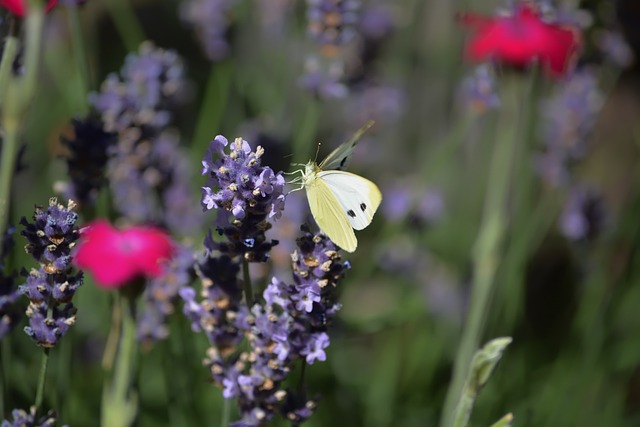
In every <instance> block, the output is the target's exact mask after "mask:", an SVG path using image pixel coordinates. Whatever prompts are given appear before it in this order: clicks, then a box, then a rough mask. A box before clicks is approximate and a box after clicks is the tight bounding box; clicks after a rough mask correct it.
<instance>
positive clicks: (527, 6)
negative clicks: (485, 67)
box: [459, 2, 581, 77]
mask: <svg viewBox="0 0 640 427" xmlns="http://www.w3.org/2000/svg"><path fill="white" fill-rule="evenodd" d="M459 18H460V22H461V23H462V25H464V26H466V27H469V28H471V29H472V31H473V34H472V36H471V37H470V39H469V41H468V43H467V46H466V52H465V54H466V56H467V58H469V59H470V60H472V61H476V62H477V61H486V60H487V59H494V60H496V61H498V62H501V63H503V64H508V65H511V66H513V67H518V68H522V67H526V66H529V65H531V64H532V63H534V62H540V64H541V65H542V67H543V69H544V70H545V71H546V72H547V73H548V74H550V75H551V76H554V77H559V76H563V75H565V74H566V73H567V72H568V71H569V70H570V69H571V65H572V64H573V62H574V60H575V59H576V54H577V53H578V52H579V50H580V46H581V37H580V32H579V30H578V28H575V27H572V26H570V25H560V24H558V23H548V22H545V21H543V20H542V18H541V17H540V14H539V12H538V9H537V7H536V6H535V5H533V4H531V3H525V2H523V3H522V4H519V5H517V6H516V9H515V11H514V13H513V15H512V16H498V17H486V16H480V15H475V14H462V15H460V17H459Z"/></svg>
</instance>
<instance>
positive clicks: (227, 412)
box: [220, 398, 231, 427]
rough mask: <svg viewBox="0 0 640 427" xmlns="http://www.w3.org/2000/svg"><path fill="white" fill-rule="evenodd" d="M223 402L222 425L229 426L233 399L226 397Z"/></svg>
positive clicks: (223, 426) (222, 426)
mask: <svg viewBox="0 0 640 427" xmlns="http://www.w3.org/2000/svg"><path fill="white" fill-rule="evenodd" d="M223 400H224V402H223V403H222V417H221V419H220V427H227V426H228V425H229V419H230V418H231V399H224V398H223Z"/></svg>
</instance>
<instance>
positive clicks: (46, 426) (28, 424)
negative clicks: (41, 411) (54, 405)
mask: <svg viewBox="0 0 640 427" xmlns="http://www.w3.org/2000/svg"><path fill="white" fill-rule="evenodd" d="M11 418H12V419H9V418H8V419H6V420H3V421H2V424H0V427H55V425H56V413H55V412H54V411H49V412H48V413H47V414H46V415H44V416H42V417H40V418H36V407H35V406H32V407H31V408H30V409H29V412H27V411H25V410H23V409H14V410H13V411H11Z"/></svg>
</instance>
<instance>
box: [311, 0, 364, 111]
mask: <svg viewBox="0 0 640 427" xmlns="http://www.w3.org/2000/svg"><path fill="white" fill-rule="evenodd" d="M359 8H360V1H359V0H307V24H308V25H307V33H308V34H309V36H310V38H311V39H312V40H313V42H314V43H315V44H316V46H317V53H318V54H312V55H310V56H309V57H308V58H307V60H306V61H305V71H304V74H303V76H302V77H301V78H300V85H301V86H302V87H303V88H305V89H306V90H307V91H309V92H311V93H313V94H314V95H315V96H317V97H319V98H322V99H324V98H341V97H344V96H345V95H346V94H347V92H348V91H347V87H346V86H345V85H344V83H343V80H344V77H345V75H344V68H345V60H344V58H342V56H344V52H345V47H346V45H347V44H349V42H350V41H351V40H352V39H353V38H354V36H355V35H356V34H357V28H356V25H357V23H358V20H359V13H358V11H359Z"/></svg>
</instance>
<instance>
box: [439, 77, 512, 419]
mask: <svg viewBox="0 0 640 427" xmlns="http://www.w3.org/2000/svg"><path fill="white" fill-rule="evenodd" d="M521 83H522V81H520V80H519V76H504V80H503V85H504V86H503V89H504V90H503V91H502V97H501V98H502V107H501V110H500V113H501V114H500V122H499V123H498V127H497V132H498V137H497V141H496V143H495V148H494V150H493V154H492V159H491V163H490V165H489V180H488V184H487V190H486V191H487V193H486V195H485V204H484V209H483V214H482V220H481V224H480V230H479V232H478V236H477V238H476V242H475V245H474V247H473V253H472V261H473V267H474V274H473V283H472V289H471V303H470V307H469V312H468V315H467V319H466V322H465V326H464V329H463V333H462V338H461V341H460V346H459V348H458V352H457V354H456V359H455V362H454V367H453V379H452V382H451V384H450V386H449V390H448V391H447V396H446V399H445V405H444V411H443V413H442V418H441V423H440V426H441V427H450V426H452V425H453V422H454V418H453V417H454V411H455V407H456V404H457V402H458V399H459V397H460V396H461V394H462V390H463V386H464V382H465V378H466V377H467V375H468V372H469V364H470V363H471V359H472V358H473V354H474V352H475V351H476V349H477V348H478V346H479V344H480V340H481V338H482V332H483V330H484V325H485V322H486V318H487V314H488V312H489V308H490V304H491V299H492V296H493V290H494V288H495V282H496V281H495V277H496V271H497V269H498V265H499V262H500V256H501V245H502V241H503V238H504V235H505V234H506V232H507V228H508V225H507V222H508V216H507V212H506V202H507V198H508V193H509V184H510V183H511V179H510V174H511V166H512V159H513V157H514V153H515V147H516V144H517V143H518V141H517V140H516V139H517V136H518V126H519V120H518V119H519V117H513V115H514V114H517V113H518V111H519V110H520V102H521V101H522V102H524V99H521V98H520V96H519V93H520V90H519V89H520V86H521Z"/></svg>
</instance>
